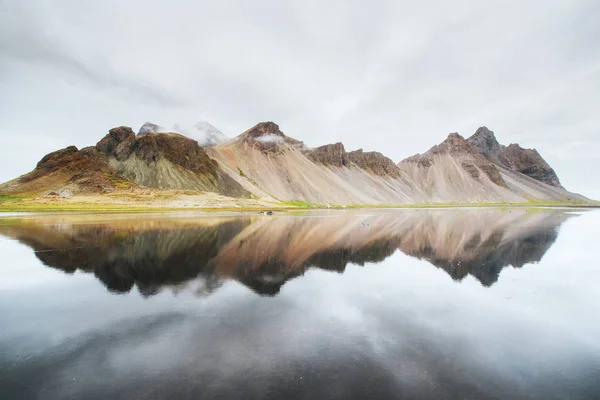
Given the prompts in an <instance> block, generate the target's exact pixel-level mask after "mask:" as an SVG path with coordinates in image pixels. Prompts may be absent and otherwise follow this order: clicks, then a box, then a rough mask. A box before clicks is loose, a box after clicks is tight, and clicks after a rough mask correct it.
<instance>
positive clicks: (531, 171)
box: [502, 143, 562, 188]
mask: <svg viewBox="0 0 600 400" xmlns="http://www.w3.org/2000/svg"><path fill="white" fill-rule="evenodd" d="M502 155H503V156H504V160H505V163H506V166H508V167H509V168H510V169H512V170H514V171H517V172H520V173H522V174H525V175H527V176H529V177H531V178H533V179H536V180H538V181H540V182H544V183H547V184H548V185H551V186H555V187H559V188H562V185H561V184H560V180H559V179H558V176H557V175H556V172H554V170H553V169H552V168H551V167H550V165H549V164H548V163H547V162H546V160H544V159H543V158H542V156H541V155H540V153H538V151H537V150H535V149H524V148H522V147H521V146H519V145H518V144H515V143H513V144H510V145H509V146H507V147H504V148H503V149H502Z"/></svg>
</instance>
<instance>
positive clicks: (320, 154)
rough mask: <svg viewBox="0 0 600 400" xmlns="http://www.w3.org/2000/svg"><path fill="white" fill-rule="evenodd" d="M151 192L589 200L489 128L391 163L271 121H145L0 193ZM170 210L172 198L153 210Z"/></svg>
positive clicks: (50, 160)
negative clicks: (228, 124) (230, 128)
mask: <svg viewBox="0 0 600 400" xmlns="http://www.w3.org/2000/svg"><path fill="white" fill-rule="evenodd" d="M186 132H187V133H186ZM184 133H186V134H184ZM205 146H206V147H205ZM148 189H151V190H152V193H155V194H156V193H160V192H161V191H164V190H184V191H191V193H194V194H197V195H198V196H207V195H208V194H207V193H209V192H210V193H216V194H218V195H221V196H227V197H224V198H219V200H218V202H217V204H223V205H228V206H240V204H241V205H242V206H243V204H246V203H243V202H242V203H240V202H239V201H238V200H236V199H239V198H245V199H249V198H252V199H254V200H253V201H257V202H261V204H265V203H264V202H267V204H273V205H277V204H282V202H283V203H285V202H288V203H289V202H292V203H293V204H305V203H316V204H324V205H325V204H330V205H352V204H366V205H382V204H424V203H490V202H491V203H499V202H508V203H526V202H530V201H546V202H548V201H552V202H577V203H587V202H590V200H589V199H587V198H585V197H583V196H580V195H577V194H574V193H570V192H568V191H567V190H565V189H564V188H563V187H562V185H561V184H560V181H559V179H558V176H556V173H555V172H554V170H552V168H551V167H550V166H549V165H548V163H547V162H546V161H545V160H544V159H543V158H542V157H541V155H540V154H539V153H538V152H537V151H536V150H528V149H523V148H521V147H520V146H519V145H517V144H511V145H509V146H502V145H501V144H500V143H498V141H497V140H496V138H495V136H494V133H493V132H492V131H490V130H488V129H487V128H485V127H482V128H480V129H478V130H477V132H475V134H474V135H473V136H471V137H470V138H468V139H465V138H463V137H462V136H460V135H459V134H458V133H452V134H450V135H449V136H448V137H447V138H446V139H445V140H444V141H443V142H442V143H440V144H438V145H436V146H433V147H432V148H431V149H429V150H428V151H427V152H425V153H423V154H417V155H414V156H412V157H408V158H407V159H405V160H403V161H401V162H400V163H398V164H396V163H395V162H394V161H392V160H391V159H389V158H388V157H386V156H385V155H383V154H381V153H379V152H375V151H364V150H362V149H359V150H354V151H346V148H345V147H344V144H343V143H339V142H338V143H333V144H327V145H324V146H320V147H316V148H310V147H308V146H306V145H305V144H304V143H303V142H302V141H300V140H297V139H294V138H292V137H290V136H288V135H286V134H285V133H284V132H283V131H282V130H281V129H280V127H279V126H278V125H277V124H276V123H274V122H261V123H259V124H257V125H255V126H253V127H252V128H250V129H248V130H247V131H245V132H243V133H242V134H241V135H239V136H237V137H236V138H234V139H231V140H226V139H225V137H224V135H223V134H222V133H221V132H220V131H218V130H217V129H216V128H214V127H213V126H212V125H210V124H208V123H205V122H203V123H199V124H196V125H194V126H193V127H191V128H190V127H188V128H185V127H183V126H179V125H176V126H175V127H174V129H173V132H169V131H168V130H166V129H165V128H163V127H161V126H159V125H156V124H153V123H150V122H147V123H145V124H144V125H142V127H141V128H140V130H139V132H138V134H137V135H136V134H135V133H134V132H133V131H132V130H131V128H128V127H118V128H113V129H111V130H110V131H109V133H108V135H106V136H105V137H104V138H103V139H102V140H100V141H99V142H98V143H97V144H96V145H95V146H93V147H86V148H84V149H81V150H79V149H77V148H76V147H73V146H71V147H67V148H65V149H62V150H58V151H56V152H53V153H50V154H48V155H47V156H45V157H44V158H42V160H41V161H40V162H39V163H38V164H37V166H36V168H35V169H34V170H33V171H32V172H30V173H28V174H25V175H23V176H21V177H19V178H17V179H15V180H13V181H10V182H7V183H5V184H3V185H0V195H8V196H30V197H31V196H40V195H41V196H43V195H52V194H54V195H59V196H60V197H71V196H74V195H75V196H77V195H79V196H85V195H91V194H106V193H125V194H127V193H129V194H130V197H131V196H133V195H136V196H137V195H138V194H140V193H145V192H144V191H145V190H146V191H147V190H148ZM159 197H160V196H159ZM135 198H142V197H140V196H138V197H135ZM104 199H108V198H107V197H104ZM165 199H166V200H165ZM107 201H108V200H107ZM199 203H202V204H204V202H202V201H199ZM169 204H172V203H169V197H168V195H165V196H163V197H162V200H161V199H159V200H157V201H156V202H154V203H152V205H153V206H158V207H165V206H169ZM178 204H180V203H178ZM212 204H214V202H213V203H212ZM248 204H249V203H248ZM253 204H254V203H253Z"/></svg>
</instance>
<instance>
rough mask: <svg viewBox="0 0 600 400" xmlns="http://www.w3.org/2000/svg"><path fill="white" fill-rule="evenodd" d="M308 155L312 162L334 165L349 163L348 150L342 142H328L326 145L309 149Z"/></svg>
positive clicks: (341, 165) (339, 165)
mask: <svg viewBox="0 0 600 400" xmlns="http://www.w3.org/2000/svg"><path fill="white" fill-rule="evenodd" d="M305 154H306V157H307V158H308V159H309V160H311V161H312V162H316V163H321V164H323V165H331V166H334V167H345V166H347V165H348V157H347V155H346V150H345V149H344V145H343V144H342V143H341V142H338V143H334V144H326V145H325V146H321V147H317V148H314V149H310V150H307V151H306V152H305Z"/></svg>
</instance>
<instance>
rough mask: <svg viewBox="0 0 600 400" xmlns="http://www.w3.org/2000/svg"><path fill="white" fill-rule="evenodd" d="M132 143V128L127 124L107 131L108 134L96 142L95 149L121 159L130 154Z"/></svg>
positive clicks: (133, 137)
mask: <svg viewBox="0 0 600 400" xmlns="http://www.w3.org/2000/svg"><path fill="white" fill-rule="evenodd" d="M134 143H135V133H134V132H133V130H132V129H131V128H130V127H128V126H119V127H117V128H112V129H111V130H109V131H108V135H106V136H104V138H102V140H100V141H99V142H98V143H97V144H96V150H98V151H99V152H100V153H102V154H104V155H106V156H107V157H110V156H114V157H115V158H116V159H117V160H119V161H123V160H125V159H127V157H129V155H130V154H131V151H132V147H133V145H134Z"/></svg>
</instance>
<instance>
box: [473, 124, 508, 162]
mask: <svg viewBox="0 0 600 400" xmlns="http://www.w3.org/2000/svg"><path fill="white" fill-rule="evenodd" d="M467 141H468V142H469V143H470V144H471V146H473V147H474V148H475V149H477V151H479V152H480V153H481V154H483V155H484V157H485V158H487V159H488V160H490V161H493V162H496V163H500V164H505V159H504V155H503V154H502V146H501V145H500V143H498V140H496V136H495V135H494V132H492V131H490V130H489V129H488V128H486V127H485V126H482V127H481V128H479V129H477V131H476V132H475V134H474V135H473V136H471V137H470V138H469V139H467Z"/></svg>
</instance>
